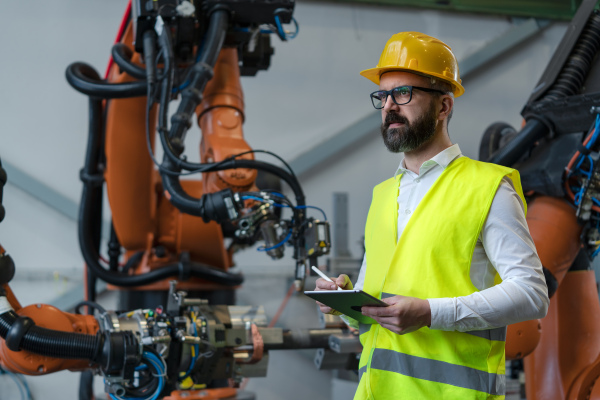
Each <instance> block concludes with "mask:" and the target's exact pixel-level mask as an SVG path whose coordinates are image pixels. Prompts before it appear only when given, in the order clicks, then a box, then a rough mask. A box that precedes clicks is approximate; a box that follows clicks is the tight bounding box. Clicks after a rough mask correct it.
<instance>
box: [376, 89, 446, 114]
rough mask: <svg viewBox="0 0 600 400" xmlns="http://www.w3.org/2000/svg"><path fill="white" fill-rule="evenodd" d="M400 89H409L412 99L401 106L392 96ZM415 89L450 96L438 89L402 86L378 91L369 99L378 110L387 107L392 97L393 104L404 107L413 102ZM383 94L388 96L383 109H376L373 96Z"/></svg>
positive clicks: (383, 103)
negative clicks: (389, 98)
mask: <svg viewBox="0 0 600 400" xmlns="http://www.w3.org/2000/svg"><path fill="white" fill-rule="evenodd" d="M399 88H408V89H409V90H410V98H409V99H408V101H407V102H406V103H402V104H399V103H398V102H397V101H396V99H394V96H392V92H393V91H394V90H396V89H399ZM413 89H417V90H421V91H423V92H433V93H439V94H448V93H447V92H444V91H442V90H437V89H430V88H425V87H420V86H410V85H402V86H396V87H395V88H392V89H390V90H376V91H374V92H373V93H371V94H370V95H369V97H370V98H371V104H373V107H374V108H375V109H376V110H381V109H383V108H384V107H385V105H386V104H387V101H388V97H390V96H391V97H392V101H393V102H394V104H396V105H399V106H403V105H405V104H408V103H410V102H411V100H412V95H413ZM382 92H383V93H385V95H386V96H385V101H383V102H381V104H382V106H381V107H379V108H378V107H375V103H374V100H375V98H374V97H373V95H374V94H375V93H382Z"/></svg>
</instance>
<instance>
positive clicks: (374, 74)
mask: <svg viewBox="0 0 600 400" xmlns="http://www.w3.org/2000/svg"><path fill="white" fill-rule="evenodd" d="M389 71H405V72H410V73H411V74H415V75H421V76H431V77H433V78H438V79H440V80H443V81H444V82H446V83H448V84H450V85H451V86H452V88H453V89H454V90H453V93H454V97H459V96H462V95H463V93H465V88H464V87H463V86H462V85H461V84H459V83H456V82H450V81H449V80H448V79H447V78H445V77H444V76H441V75H439V74H435V73H417V72H415V71H413V70H411V69H407V68H398V67H383V68H379V67H375V68H369V69H365V70H364V71H361V72H360V74H361V75H362V76H364V77H365V78H367V79H368V80H370V81H371V82H373V83H374V84H376V85H379V82H380V79H379V78H380V77H381V74H383V73H384V72H389Z"/></svg>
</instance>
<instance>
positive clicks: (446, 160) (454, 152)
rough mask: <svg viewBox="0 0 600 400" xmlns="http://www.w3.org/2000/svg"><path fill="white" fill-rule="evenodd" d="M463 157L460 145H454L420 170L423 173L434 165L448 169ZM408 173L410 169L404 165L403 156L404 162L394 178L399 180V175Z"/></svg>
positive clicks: (401, 162)
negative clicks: (453, 162) (424, 169)
mask: <svg viewBox="0 0 600 400" xmlns="http://www.w3.org/2000/svg"><path fill="white" fill-rule="evenodd" d="M461 155H462V153H461V151H460V147H458V144H453V145H452V146H450V147H448V148H447V149H444V150H442V151H440V152H439V153H438V154H436V155H435V156H433V157H431V158H430V159H429V160H427V161H425V162H424V163H423V165H421V168H420V169H419V170H420V172H421V170H423V168H427V169H429V168H428V167H430V166H431V165H432V164H437V165H439V166H440V167H442V169H446V167H447V166H448V165H450V163H451V162H452V161H454V160H455V159H457V158H458V157H460V156H461ZM406 171H408V169H406V164H405V163H404V155H403V156H402V160H401V161H400V166H399V167H398V169H397V170H396V173H395V174H394V178H397V177H398V175H401V174H403V173H404V172H406Z"/></svg>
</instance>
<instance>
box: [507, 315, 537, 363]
mask: <svg viewBox="0 0 600 400" xmlns="http://www.w3.org/2000/svg"><path fill="white" fill-rule="evenodd" d="M541 332H542V325H541V321H540V320H539V319H534V320H530V321H523V322H519V323H517V324H512V325H509V326H508V329H507V331H506V350H505V352H506V359H507V360H519V359H521V358H523V357H525V356H527V355H529V354H531V352H532V351H534V350H535V348H536V346H537V345H538V343H539V341H540V336H541Z"/></svg>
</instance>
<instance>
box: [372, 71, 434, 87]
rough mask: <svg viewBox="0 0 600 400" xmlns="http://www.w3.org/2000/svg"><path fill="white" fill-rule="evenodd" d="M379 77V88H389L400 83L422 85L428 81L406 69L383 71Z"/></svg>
mask: <svg viewBox="0 0 600 400" xmlns="http://www.w3.org/2000/svg"><path fill="white" fill-rule="evenodd" d="M379 79H380V80H379V87H380V88H381V89H391V88H392V87H396V86H401V85H413V86H414V85H423V84H426V83H427V82H428V79H427V78H425V77H424V76H422V75H417V74H413V73H411V72H407V71H385V72H383V73H382V74H381V75H380V78H379ZM388 86H389V87H388Z"/></svg>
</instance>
